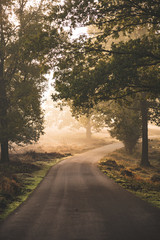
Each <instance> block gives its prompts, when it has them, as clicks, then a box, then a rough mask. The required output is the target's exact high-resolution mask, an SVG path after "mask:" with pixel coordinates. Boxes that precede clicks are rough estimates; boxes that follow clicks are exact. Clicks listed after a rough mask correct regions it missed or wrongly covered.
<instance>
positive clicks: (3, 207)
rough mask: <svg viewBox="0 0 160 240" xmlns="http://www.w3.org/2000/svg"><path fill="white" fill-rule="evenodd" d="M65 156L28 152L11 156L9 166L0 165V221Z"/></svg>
mask: <svg viewBox="0 0 160 240" xmlns="http://www.w3.org/2000/svg"><path fill="white" fill-rule="evenodd" d="M67 155H68V154H67ZM67 155H66V154H60V153H55V152H53V153H37V152H34V151H29V152H26V153H25V154H14V155H11V157H10V159H11V160H10V163H9V164H0V219H4V218H5V217H6V216H7V215H8V214H10V213H11V212H12V211H13V210H15V209H16V208H17V207H18V206H19V205H20V204H21V203H22V202H23V201H25V200H26V199H27V197H28V196H29V195H30V194H31V192H32V191H33V190H34V189H35V188H36V187H37V185H38V184H39V183H40V182H41V180H42V179H43V178H44V176H45V175H46V173H47V172H48V170H49V169H50V167H51V166H53V165H55V164H56V163H57V162H59V161H61V160H62V158H63V157H66V156H67Z"/></svg>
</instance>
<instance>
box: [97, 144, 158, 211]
mask: <svg viewBox="0 0 160 240" xmlns="http://www.w3.org/2000/svg"><path fill="white" fill-rule="evenodd" d="M159 146H160V140H157V139H156V140H152V141H150V142H149V160H150V163H151V167H150V168H143V167H140V165H139V163H140V157H141V154H140V152H141V151H140V149H141V146H140V144H138V145H137V148H136V150H135V151H134V153H133V155H129V154H127V153H126V152H125V149H124V148H123V149H119V150H117V151H114V152H113V153H111V154H109V155H108V156H107V157H105V158H103V159H102V160H101V161H100V162H99V168H100V170H101V171H102V172H103V173H105V174H107V175H108V176H109V177H110V178H112V179H113V180H114V181H115V182H117V183H118V184H120V185H121V186H122V187H124V188H125V189H127V190H129V191H131V192H133V193H134V194H136V195H137V196H139V197H140V198H142V199H143V200H146V201H148V202H150V203H151V204H153V205H155V206H157V207H159V208H160V147H159Z"/></svg>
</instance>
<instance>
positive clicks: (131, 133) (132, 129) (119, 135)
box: [97, 99, 142, 154]
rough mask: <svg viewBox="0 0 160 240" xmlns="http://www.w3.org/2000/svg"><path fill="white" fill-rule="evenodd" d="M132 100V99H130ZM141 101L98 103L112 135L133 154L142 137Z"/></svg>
mask: <svg viewBox="0 0 160 240" xmlns="http://www.w3.org/2000/svg"><path fill="white" fill-rule="evenodd" d="M130 100H131V99H130ZM138 105H139V103H137V102H136V101H130V103H129V104H126V102H124V101H123V104H122V102H116V101H108V102H102V103H99V104H98V107H97V108H98V109H99V111H100V112H101V113H102V114H103V117H104V119H105V123H106V125H107V126H108V127H109V132H110V134H111V136H112V137H114V138H116V139H118V140H120V141H122V142H123V143H124V146H125V149H126V151H127V152H128V153H130V154H132V153H133V151H134V149H135V146H136V144H137V142H138V140H139V138H140V137H141V133H142V131H141V129H142V127H141V126H142V125H141V114H140V109H139V106H138Z"/></svg>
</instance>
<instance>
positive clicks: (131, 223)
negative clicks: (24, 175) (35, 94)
mask: <svg viewBox="0 0 160 240" xmlns="http://www.w3.org/2000/svg"><path fill="white" fill-rule="evenodd" d="M120 147H122V144H121V143H114V144H110V145H107V146H104V147H100V148H97V149H94V150H90V151H87V152H85V153H82V154H77V155H75V156H73V157H70V158H67V159H65V160H64V161H62V162H60V163H59V164H57V165H56V166H54V167H52V168H51V170H50V171H49V173H48V175H47V176H46V177H45V178H44V180H43V181H42V183H41V184H40V185H39V187H38V188H37V189H36V190H35V191H34V192H33V194H31V196H30V197H29V198H28V200H27V201H26V202H25V203H23V204H22V205H21V206H20V207H19V208H18V209H17V210H16V211H15V212H14V213H13V214H11V215H10V216H9V217H8V218H7V219H6V220H5V221H4V222H3V223H1V225H0V240H159V239H160V210H159V209H157V208H154V207H152V206H151V205H149V204H148V203H146V202H144V201H142V200H140V199H139V198H137V197H135V196H134V195H132V194H131V193H129V192H127V191H126V190H124V189H122V188H121V187H120V186H118V185H117V184H116V183H114V182H113V181H112V180H111V179H109V178H108V177H107V176H105V175H103V174H102V173H101V172H100V171H99V170H98V168H97V167H96V163H97V161H98V160H99V159H100V158H102V157H103V156H104V155H106V154H107V153H109V152H111V151H113V150H115V149H118V148H120Z"/></svg>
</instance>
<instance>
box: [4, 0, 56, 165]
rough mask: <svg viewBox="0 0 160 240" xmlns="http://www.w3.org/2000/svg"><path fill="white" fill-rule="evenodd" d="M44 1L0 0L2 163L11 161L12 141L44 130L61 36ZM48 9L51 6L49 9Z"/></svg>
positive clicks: (34, 136) (23, 140) (35, 137)
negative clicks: (49, 76)
mask: <svg viewBox="0 0 160 240" xmlns="http://www.w3.org/2000/svg"><path fill="white" fill-rule="evenodd" d="M45 7H46V5H45V3H44V1H39V3H37V1H29V0H27V1H26V0H25V1H24V0H16V1H8V0H5V1H0V144H1V162H4V163H5V162H8V161H9V154H8V146H9V143H12V142H15V143H18V144H20V143H28V142H32V141H37V140H38V138H39V136H40V134H41V133H43V112H42V110H41V106H40V105H41V97H42V93H43V90H44V86H45V82H46V79H45V77H44V73H46V72H47V70H48V69H49V67H50V62H49V60H50V58H49V56H48V59H46V56H47V54H49V53H50V51H51V50H52V53H54V49H55V48H56V47H57V46H58V44H59V41H60V38H58V36H59V34H58V31H57V29H56V28H55V26H53V24H51V21H50V20H49V19H48V16H47V12H46V9H45ZM47 10H48V11H49V9H47Z"/></svg>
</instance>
